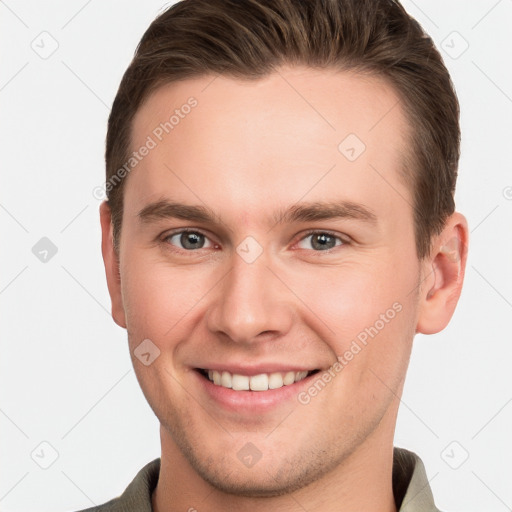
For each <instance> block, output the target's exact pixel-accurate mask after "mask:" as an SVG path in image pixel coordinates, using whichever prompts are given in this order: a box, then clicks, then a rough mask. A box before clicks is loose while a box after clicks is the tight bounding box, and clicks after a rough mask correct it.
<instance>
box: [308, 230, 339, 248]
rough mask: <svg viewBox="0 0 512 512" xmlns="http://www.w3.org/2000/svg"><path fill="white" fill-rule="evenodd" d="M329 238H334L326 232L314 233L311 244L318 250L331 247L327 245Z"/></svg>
mask: <svg viewBox="0 0 512 512" xmlns="http://www.w3.org/2000/svg"><path fill="white" fill-rule="evenodd" d="M329 240H330V241H331V242H332V241H333V240H334V238H333V237H332V236H331V235H328V234H326V233H322V234H320V235H316V236H315V237H313V246H316V247H315V248H317V249H320V250H327V249H331V248H332V247H330V246H329ZM317 244H319V245H317Z"/></svg>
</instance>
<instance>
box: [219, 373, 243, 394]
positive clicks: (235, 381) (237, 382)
mask: <svg viewBox="0 0 512 512" xmlns="http://www.w3.org/2000/svg"><path fill="white" fill-rule="evenodd" d="M214 384H215V383H214ZM231 384H232V385H233V389H234V390H236V391H248V390H249V377H247V375H238V374H236V373H235V374H234V375H233V376H232V377H231Z"/></svg>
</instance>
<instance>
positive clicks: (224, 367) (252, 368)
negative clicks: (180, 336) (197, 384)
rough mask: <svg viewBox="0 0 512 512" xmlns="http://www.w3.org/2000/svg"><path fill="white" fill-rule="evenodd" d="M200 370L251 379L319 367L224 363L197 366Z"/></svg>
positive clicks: (312, 369) (311, 369) (317, 368)
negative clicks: (260, 375)
mask: <svg viewBox="0 0 512 512" xmlns="http://www.w3.org/2000/svg"><path fill="white" fill-rule="evenodd" d="M196 368H197V369H201V370H217V371H218V372H229V373H231V374H234V373H236V374H237V375H246V376H247V377H251V376H253V375H259V374H261V373H278V372H281V373H286V372H312V371H314V370H319V369H320V368H319V367H305V366H303V365H300V366H299V365H294V364H282V363H260V364H251V365H248V364H226V363H207V364H205V365H202V366H197V367H196Z"/></svg>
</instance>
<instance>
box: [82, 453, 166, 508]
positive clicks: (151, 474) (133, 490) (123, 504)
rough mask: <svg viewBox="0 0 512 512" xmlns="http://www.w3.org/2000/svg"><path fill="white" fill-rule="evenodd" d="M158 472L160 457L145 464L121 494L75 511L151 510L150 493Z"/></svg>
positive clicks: (156, 480) (154, 485) (153, 487)
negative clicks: (99, 503) (100, 503)
mask: <svg viewBox="0 0 512 512" xmlns="http://www.w3.org/2000/svg"><path fill="white" fill-rule="evenodd" d="M159 474H160V458H158V459H155V460H153V461H151V462H149V463H148V464H146V465H145V466H144V467H143V468H142V469H141V470H140V471H139V472H138V473H137V475H136V476H135V478H134V479H133V480H132V482H131V483H130V485H128V487H127V488H126V489H125V491H124V492H123V494H121V495H120V496H118V497H116V498H113V499H111V500H110V501H108V502H106V503H103V504H102V505H97V506H95V507H90V508H86V509H82V510H78V511H76V512H121V511H122V512H129V511H131V510H133V511H137V512H152V506H151V495H152V493H153V490H154V489H155V487H156V484H157V482H158V476H159Z"/></svg>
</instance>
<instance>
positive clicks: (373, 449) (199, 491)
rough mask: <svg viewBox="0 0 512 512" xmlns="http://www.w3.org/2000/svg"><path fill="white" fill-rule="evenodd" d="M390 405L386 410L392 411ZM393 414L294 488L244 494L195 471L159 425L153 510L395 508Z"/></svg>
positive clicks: (353, 511)
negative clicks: (272, 493)
mask: <svg viewBox="0 0 512 512" xmlns="http://www.w3.org/2000/svg"><path fill="white" fill-rule="evenodd" d="M389 412H391V411H388V413H389ZM395 419H396V418H395V417H394V415H393V414H391V415H386V417H385V418H383V420H382V422H381V424H380V425H379V427H377V429H376V430H375V431H374V432H373V433H372V434H371V436H369V437H368V438H367V439H366V440H365V441H364V442H363V443H362V444H361V445H359V446H358V448H357V449H356V450H354V451H353V452H352V454H351V455H350V456H348V457H346V458H345V459H344V460H343V461H342V462H341V463H340V464H339V465H338V466H337V467H336V468H335V469H334V470H332V471H331V472H329V473H327V474H326V475H324V476H323V477H322V478H320V479H319V480H317V481H315V482H312V483H311V484H309V485H307V486H305V487H303V488H301V489H299V490H297V491H295V492H293V493H290V494H286V495H282V496H275V497H246V496H238V495H233V494H227V493H224V492H222V491H220V490H218V489H217V488H215V487H213V486H212V485H210V484H209V483H208V482H206V481H205V480H204V479H203V478H201V476H200V475H198V474H197V473H196V471H195V470H194V468H193V467H192V466H191V465H190V464H189V462H188V460H187V459H186V458H185V457H184V456H183V454H182V453H181V451H180V450H179V448H178V446H177V445H176V444H175V442H174V441H173V439H172V437H171V436H170V434H169V432H167V430H166V429H164V428H163V427H160V437H161V442H162V455H161V467H160V476H159V480H158V484H157V487H156V489H155V491H154V492H153V510H154V511H155V512H177V511H184V510H186V511H190V512H194V511H197V512H220V511H225V510H238V511H240V512H268V510H269V509H270V510H276V511H277V510H278V511H282V512H293V511H297V512H299V511H300V512H302V511H303V510H308V511H311V512H316V511H320V510H321V511H322V512H331V511H332V512H334V511H337V512H339V511H340V510H342V511H343V512H360V511H361V510H364V511H365V512H396V505H395V500H394V496H393V489H392V469H393V433H394V424H395Z"/></svg>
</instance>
